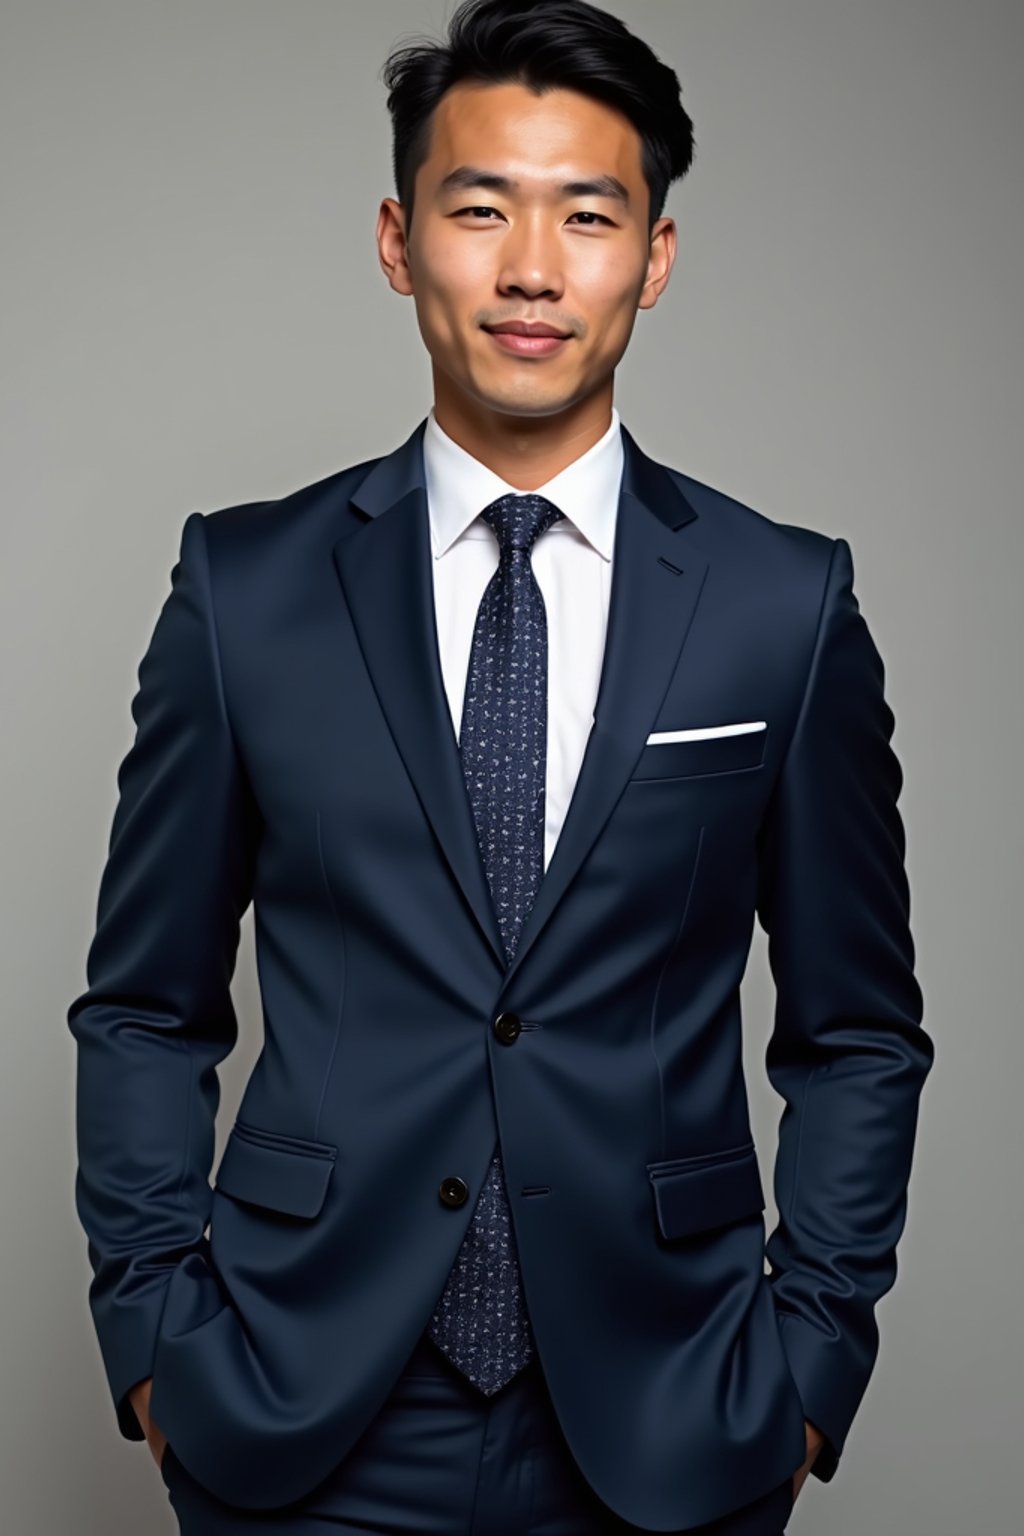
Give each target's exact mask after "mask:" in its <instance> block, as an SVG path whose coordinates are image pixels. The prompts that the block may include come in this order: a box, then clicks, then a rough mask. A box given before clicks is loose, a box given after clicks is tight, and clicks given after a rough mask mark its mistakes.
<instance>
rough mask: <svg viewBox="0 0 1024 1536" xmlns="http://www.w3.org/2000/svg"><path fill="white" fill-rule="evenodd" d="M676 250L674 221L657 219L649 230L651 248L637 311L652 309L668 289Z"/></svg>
mask: <svg viewBox="0 0 1024 1536" xmlns="http://www.w3.org/2000/svg"><path fill="white" fill-rule="evenodd" d="M676 248H677V235H676V225H675V220H674V219H657V220H656V221H655V224H654V228H653V229H652V230H651V248H650V254H649V256H648V258H647V275H646V277H645V278H644V286H643V289H642V291H641V294H640V302H639V304H638V306H637V307H638V308H639V309H653V308H654V306H655V304H657V302H658V300H659V299H660V297H661V295H662V294H663V293H664V291H665V289H666V288H667V287H668V280H669V277H670V275H671V272H672V267H673V265H674V264H675V259H676Z"/></svg>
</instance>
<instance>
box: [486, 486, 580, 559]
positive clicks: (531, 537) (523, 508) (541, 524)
mask: <svg viewBox="0 0 1024 1536" xmlns="http://www.w3.org/2000/svg"><path fill="white" fill-rule="evenodd" d="M480 516H481V517H482V518H483V520H484V522H485V523H488V524H489V525H490V527H492V528H493V529H494V532H495V533H496V534H497V536H498V543H499V545H500V546H501V553H502V554H505V552H506V550H512V549H524V550H530V549H532V548H533V546H534V544H535V543H536V541H537V540H538V539H539V538H540V536H541V534H542V533H543V532H544V530H545V529H546V528H550V527H551V524H552V523H555V522H557V521H558V519H559V518H560V517H564V516H565V514H564V512H561V511H560V510H559V509H558V507H556V506H555V504H554V502H552V501H548V500H547V498H546V497H545V496H530V495H527V496H513V495H510V496H499V497H498V500H497V501H492V502H491V504H490V506H489V507H485V508H484V510H483V511H482V512H481V514H480Z"/></svg>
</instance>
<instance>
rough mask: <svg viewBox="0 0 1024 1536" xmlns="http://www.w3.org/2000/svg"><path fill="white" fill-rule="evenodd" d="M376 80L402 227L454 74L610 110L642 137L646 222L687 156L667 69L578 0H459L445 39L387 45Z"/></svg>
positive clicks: (689, 148) (618, 24) (675, 85)
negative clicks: (578, 98) (582, 99)
mask: <svg viewBox="0 0 1024 1536" xmlns="http://www.w3.org/2000/svg"><path fill="white" fill-rule="evenodd" d="M381 77H382V79H383V81H384V84H385V85H386V86H387V89H388V111H389V112H390V113H391V124H392V135H393V149H392V164H393V168H394V175H395V187H396V189H397V192H398V199H399V201H400V202H401V203H402V205H403V207H404V208H405V210H406V227H407V229H408V225H409V222H410V221H411V219H412V206H413V186H414V183H415V180H416V172H417V171H418V170H419V168H420V166H421V165H422V164H423V162H424V160H426V158H427V155H428V153H429V145H430V122H431V118H432V116H433V112H434V109H435V107H436V106H437V104H438V102H439V101H440V100H441V97H442V96H443V95H444V94H445V92H446V91H448V90H450V89H451V87H452V86H453V85H456V84H458V82H459V81H462V80H475V81H483V82H488V83H492V84H498V83H499V82H505V81H510V80H516V81H519V82H521V83H522V84H523V85H526V86H528V87H530V89H532V90H534V91H537V92H538V93H542V92H544V91H546V90H553V89H556V88H558V87H562V88H565V89H570V90H575V91H580V92H581V93H582V94H584V95H586V96H592V97H595V98H596V99H597V100H598V101H603V102H605V103H607V104H608V105H609V106H612V107H617V108H618V110H619V111H620V112H622V113H624V115H625V116H626V117H627V118H628V119H629V120H630V122H631V123H632V124H633V126H634V127H635V128H636V130H637V132H638V133H639V134H640V137H641V139H642V141H643V170H644V177H645V179H646V181H647V186H648V188H649V190H650V215H649V221H648V225H649V227H651V226H653V224H654V221H655V220H656V219H658V218H660V217H661V211H662V209H663V208H664V206H665V198H666V195H667V193H668V189H669V186H670V185H671V183H672V182H673V181H677V180H678V179H679V178H680V177H682V176H685V174H686V172H687V171H688V170H689V168H690V165H691V163H692V160H693V144H694V139H693V123H692V122H691V120H690V117H689V114H688V113H687V112H686V110H685V109H684V107H683V104H682V102H681V100H680V87H679V80H678V77H677V75H676V73H675V71H674V70H673V69H670V68H669V66H668V65H667V64H663V63H662V62H661V60H660V59H659V58H658V57H657V55H656V54H655V53H654V52H653V51H652V50H651V49H650V48H649V47H648V46H647V44H646V43H645V42H642V41H641V39H640V38H638V37H634V36H633V34H632V33H631V32H630V31H629V30H628V28H627V27H626V25H625V23H624V22H622V21H620V20H619V19H618V17H617V16H611V15H609V13H608V12H607V11H602V10H599V9H598V7H597V6H596V5H589V4H587V3H586V0H463V3H462V4H461V5H460V6H459V7H458V9H457V10H456V12H455V14H454V15H453V16H452V18H451V21H450V22H449V24H448V37H447V41H446V42H444V43H441V42H434V41H433V40H431V39H429V38H422V39H418V40H417V41H415V42H412V43H408V44H406V45H404V46H401V47H398V48H395V49H393V50H392V52H391V53H390V54H389V56H388V58H387V61H386V63H385V64H384V68H383V70H382V71H381Z"/></svg>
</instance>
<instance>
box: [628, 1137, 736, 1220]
mask: <svg viewBox="0 0 1024 1536" xmlns="http://www.w3.org/2000/svg"><path fill="white" fill-rule="evenodd" d="M647 1173H648V1176H649V1178H650V1181H651V1187H652V1189H653V1190H654V1208H655V1212H656V1215H657V1218H658V1226H659V1228H660V1230H661V1233H662V1236H663V1237H689V1236H691V1235H692V1234H693V1233H695V1232H705V1231H709V1230H710V1229H711V1228H713V1227H722V1226H728V1225H729V1223H731V1222H734V1221H739V1220H741V1219H742V1218H743V1217H744V1216H756V1215H757V1214H758V1213H759V1212H760V1211H763V1210H764V1191H763V1189H762V1187H761V1173H760V1170H759V1168H758V1164H757V1153H756V1151H755V1148H754V1143H753V1142H749V1143H747V1144H746V1145H745V1146H743V1147H737V1148H736V1149H735V1150H734V1151H730V1152H724V1153H716V1154H714V1155H713V1156H711V1157H705V1158H668V1159H665V1160H664V1161H661V1162H657V1163H648V1164H647Z"/></svg>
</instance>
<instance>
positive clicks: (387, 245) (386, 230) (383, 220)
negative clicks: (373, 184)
mask: <svg viewBox="0 0 1024 1536" xmlns="http://www.w3.org/2000/svg"><path fill="white" fill-rule="evenodd" d="M377 257H378V260H379V261H380V264H381V269H382V270H383V272H384V275H385V277H386V278H387V280H388V282H389V283H390V284H391V286H392V288H393V289H394V290H395V292H396V293H402V294H405V295H407V296H408V295H409V294H411V293H412V273H411V272H410V271H409V262H408V253H407V246H406V239H405V209H404V208H403V207H402V205H401V203H397V202H396V201H395V199H394V198H393V197H386V198H384V200H383V202H382V203H381V205H380V212H379V213H378V215H377Z"/></svg>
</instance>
